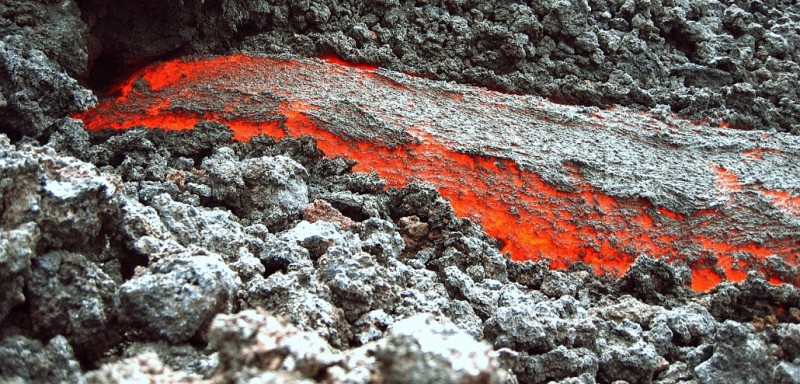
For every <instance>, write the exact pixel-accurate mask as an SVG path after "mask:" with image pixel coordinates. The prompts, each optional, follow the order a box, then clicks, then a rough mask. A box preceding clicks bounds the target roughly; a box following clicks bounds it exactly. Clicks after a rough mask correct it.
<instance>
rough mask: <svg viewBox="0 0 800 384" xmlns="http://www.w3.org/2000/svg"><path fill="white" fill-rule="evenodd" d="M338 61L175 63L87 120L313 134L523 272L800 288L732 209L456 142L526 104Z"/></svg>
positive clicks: (726, 176) (790, 207) (238, 136)
mask: <svg viewBox="0 0 800 384" xmlns="http://www.w3.org/2000/svg"><path fill="white" fill-rule="evenodd" d="M325 60H326V61H327V62H328V63H327V64H326V63H322V62H319V61H313V60H311V61H302V60H296V61H282V60H277V59H273V58H268V57H260V56H246V55H235V56H228V57H214V58H201V59H188V60H174V61H170V62H165V63H161V64H157V65H153V66H150V67H147V68H145V69H143V70H142V71H141V72H139V73H137V74H136V75H135V76H134V77H133V78H132V79H131V80H129V81H127V82H125V83H124V84H121V85H120V86H119V87H118V89H117V93H116V94H117V96H116V97H114V98H110V99H107V100H105V101H103V102H101V104H100V105H99V106H98V107H97V108H95V109H93V110H90V111H88V112H86V113H83V114H80V115H78V116H76V117H78V118H81V119H83V120H84V122H85V124H86V127H87V129H89V130H100V129H107V128H113V129H128V128H132V127H137V126H144V127H150V128H161V129H167V130H183V129H191V128H193V127H194V126H195V124H196V123H197V122H199V121H201V120H213V121H218V122H221V123H224V124H227V125H228V126H230V128H231V129H232V130H233V131H234V139H235V140H240V141H247V140H249V139H250V138H252V137H253V136H255V135H259V134H265V135H270V136H272V137H275V138H281V137H284V136H293V137H299V136H303V135H309V136H312V137H314V138H315V139H316V140H317V143H318V146H319V148H320V149H322V150H323V151H324V152H325V154H326V155H328V156H342V157H345V158H350V159H355V160H357V161H358V165H357V166H356V167H355V168H354V170H355V171H363V172H376V173H378V174H379V175H380V176H381V177H383V178H384V179H386V180H387V181H388V182H389V184H390V185H392V186H403V185H406V184H408V183H410V182H411V181H413V180H422V181H428V182H431V183H433V184H434V185H436V186H437V187H438V189H439V191H440V193H441V194H442V196H444V197H446V198H447V199H449V200H450V202H451V204H452V205H453V208H454V209H455V211H456V213H457V214H459V215H461V216H464V217H469V218H471V219H473V220H476V221H478V222H480V223H481V224H482V225H483V227H484V228H485V230H486V231H487V233H489V234H490V235H492V236H494V237H495V238H497V239H499V240H500V241H501V242H502V244H503V249H502V250H503V251H504V252H509V253H510V254H511V255H512V257H513V258H514V259H515V260H541V259H549V260H550V262H551V267H553V268H564V267H566V266H567V265H568V264H569V263H572V262H575V261H583V262H586V263H588V264H590V265H592V266H593V267H594V268H595V270H596V271H597V272H598V273H609V274H612V275H615V276H619V275H620V274H622V273H624V272H625V271H626V270H627V269H628V268H629V267H630V266H631V265H632V264H633V262H634V261H635V259H636V258H637V257H638V256H640V255H650V256H653V257H657V258H662V259H666V260H669V261H676V260H681V261H682V262H684V263H686V264H688V265H689V266H690V267H691V269H692V275H693V283H692V287H693V288H694V289H696V290H699V291H705V290H708V289H710V288H713V287H714V286H716V285H717V284H718V283H719V282H720V281H722V280H730V281H741V280H743V279H744V278H745V277H746V274H747V271H750V270H759V271H761V272H762V273H764V274H765V275H766V276H767V277H768V278H769V279H770V281H772V282H774V283H780V282H788V283H792V284H795V285H800V284H798V278H797V274H796V272H794V273H788V274H787V273H786V271H785V270H775V269H773V268H772V263H769V262H768V260H767V259H768V257H770V256H777V257H778V258H780V259H782V260H784V261H785V262H786V263H788V264H789V265H790V266H796V265H797V263H798V254H800V240H799V239H798V238H797V236H796V235H789V236H773V235H772V234H770V235H768V236H764V237H762V238H761V239H760V240H759V241H753V240H749V239H751V238H752V237H748V236H745V235H746V233H745V232H747V231H750V230H756V231H757V230H758V229H757V228H756V229H752V228H747V227H746V226H744V227H743V226H742V225H739V224H738V223H736V222H735V220H732V219H730V212H728V211H727V209H726V206H724V205H722V206H717V207H710V208H707V209H699V210H695V211H693V212H689V213H685V214H679V213H676V212H672V211H670V210H669V209H666V208H664V207H656V206H654V205H653V204H651V203H649V202H648V201H647V200H646V199H644V198H635V197H614V196H611V195H610V194H608V193H603V192H602V191H600V190H599V189H598V188H597V187H594V186H592V185H591V184H590V183H589V182H587V181H586V180H585V179H584V177H583V176H582V174H581V169H582V168H581V165H580V164H572V163H565V164H563V167H564V168H565V169H567V170H568V171H569V176H568V177H569V178H571V185H570V186H569V187H563V186H559V185H555V184H552V183H550V182H547V181H545V180H544V179H543V177H542V176H541V175H540V174H537V173H536V172H534V170H532V169H530V168H529V167H525V166H522V165H520V164H519V163H518V162H517V161H515V160H512V158H504V157H501V156H496V155H492V154H491V153H492V150H491V148H490V147H492V146H493V145H495V144H494V143H493V142H492V141H487V142H485V143H482V145H484V146H485V147H486V148H489V149H486V151H484V152H486V153H480V152H482V151H477V150H475V148H472V149H470V148H467V149H466V150H465V149H464V148H463V147H462V146H461V145H460V144H461V143H459V142H457V141H456V139H452V140H451V139H450V135H449V134H448V133H453V135H455V133H456V132H458V131H459V130H472V131H474V134H475V135H476V140H477V141H481V140H483V139H482V138H481V134H482V133H483V132H484V130H482V127H474V126H470V122H469V121H467V122H465V123H459V116H460V114H464V115H465V116H466V115H469V114H470V113H473V114H478V115H480V116H484V115H486V114H487V111H488V113H489V114H490V115H491V116H490V117H488V118H490V119H498V120H502V118H503V116H504V115H505V114H513V113H519V112H518V111H515V110H512V108H511V107H510V106H509V105H510V104H509V103H507V102H506V101H507V100H510V99H509V98H519V99H525V97H524V96H516V95H500V94H498V93H495V92H492V91H488V90H483V89H479V88H470V87H463V86H461V88H455V89H462V90H463V92H462V91H458V92H456V91H452V90H449V89H450V88H447V89H443V88H441V87H442V85H439V86H438V87H439V88H437V86H436V84H434V83H433V82H428V83H425V84H428V85H431V86H432V88H431V89H426V88H424V87H422V86H417V85H414V86H411V85H409V83H402V81H401V82H398V80H397V79H398V77H397V76H402V75H399V74H386V73H382V72H377V71H376V68H375V67H372V66H364V65H359V66H358V67H357V68H348V67H346V66H345V65H346V64H347V63H344V62H342V61H341V60H338V59H335V58H331V57H328V58H325ZM420 81H422V82H423V83H424V82H425V80H420ZM438 84H442V83H438ZM525 100H528V99H525ZM531 100H534V101H535V102H536V103H539V105H541V103H544V102H545V101H543V100H541V99H533V98H531ZM523 101H524V100H523ZM469 103H476V104H473V105H471V104H469ZM478 104H480V105H478ZM478 107H479V108H480V111H478V112H475V109H476V108H478ZM526 111H527V110H526ZM526 113H527V112H526ZM601 114H602V112H598V113H595V114H593V115H592V119H591V120H592V121H594V123H592V124H593V125H596V124H603V120H604V117H603V116H601ZM526 117H527V118H529V119H539V120H542V121H543V122H542V124H550V125H558V127H559V128H560V129H563V130H569V129H578V128H576V127H575V126H574V124H572V123H570V122H569V121H561V122H558V121H557V122H553V121H550V120H552V119H553V117H552V116H550V115H542V116H538V115H534V116H526ZM537 121H538V120H537ZM512 123H513V122H512ZM448 124H449V125H448ZM460 124H461V125H460ZM559 124H560V125H559ZM591 128H592V127H588V129H591ZM581 129H586V128H581ZM643 129H646V128H643ZM656 129H657V130H660V129H661V128H656ZM509 135H511V134H509ZM509 140H510V144H506V147H507V149H508V150H510V151H514V148H515V146H516V145H517V144H516V142H515V141H514V140H511V139H509ZM559 145H570V143H562V144H559ZM765 152H766V151H761V150H753V151H750V152H749V153H744V154H742V157H743V158H745V159H746V160H747V161H760V160H759V159H760V158H761V157H762V156H764V155H765V154H766V153H765ZM495 153H496V151H495ZM705 171H708V172H712V173H715V174H716V181H715V183H716V187H717V189H718V192H719V193H720V195H721V196H723V197H724V199H729V200H730V199H736V198H740V197H746V196H751V195H750V194H756V195H758V196H761V197H763V198H764V199H766V200H767V201H769V202H771V203H772V208H775V209H779V210H780V211H781V212H782V213H781V214H783V215H788V217H790V218H794V219H797V217H798V216H800V196H798V195H797V191H783V190H767V189H763V188H760V187H759V186H758V185H749V184H748V185H744V184H742V183H741V182H740V181H739V180H738V178H737V176H736V174H735V173H733V172H731V171H730V170H727V169H725V168H723V167H722V166H719V165H716V164H715V165H712V166H711V167H710V169H708V170H705ZM729 220H732V221H731V222H730V223H728V221H729Z"/></svg>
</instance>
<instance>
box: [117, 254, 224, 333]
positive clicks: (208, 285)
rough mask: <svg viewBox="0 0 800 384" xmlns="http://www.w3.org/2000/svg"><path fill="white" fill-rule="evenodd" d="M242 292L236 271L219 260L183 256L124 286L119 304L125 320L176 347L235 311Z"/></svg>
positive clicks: (158, 265)
mask: <svg viewBox="0 0 800 384" xmlns="http://www.w3.org/2000/svg"><path fill="white" fill-rule="evenodd" d="M236 288H237V281H236V280H235V275H234V273H233V272H232V271H231V270H230V269H229V268H228V267H227V266H226V265H225V264H224V263H223V262H222V260H221V259H220V258H219V256H216V255H213V254H211V255H204V254H203V253H202V252H200V253H199V254H196V253H194V254H193V253H188V254H177V255H174V256H173V257H172V258H170V259H167V260H162V261H159V262H157V263H153V264H152V265H151V266H149V267H148V268H147V269H146V270H144V271H143V272H142V273H141V274H138V275H137V276H134V277H133V278H132V279H131V280H129V281H127V282H125V284H122V285H121V286H120V288H119V289H120V292H119V300H120V302H121V306H122V308H123V312H122V316H125V319H124V321H126V322H128V323H131V324H135V325H139V326H141V327H143V328H144V329H145V330H146V331H147V332H149V333H151V334H152V335H154V336H153V337H155V338H164V339H166V340H168V341H170V342H173V343H175V342H182V341H186V340H188V339H189V338H191V337H192V336H193V335H194V334H195V333H197V332H198V331H199V330H200V329H201V327H203V326H205V325H207V323H208V322H210V321H211V319H212V318H213V317H214V315H216V314H217V313H220V312H228V311H230V309H231V300H232V296H233V293H234V291H235V290H236Z"/></svg>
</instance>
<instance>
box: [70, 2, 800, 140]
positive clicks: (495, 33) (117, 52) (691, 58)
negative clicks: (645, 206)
mask: <svg viewBox="0 0 800 384" xmlns="http://www.w3.org/2000/svg"><path fill="white" fill-rule="evenodd" d="M80 3H82V9H83V10H84V12H85V13H86V14H87V15H89V16H87V17H88V19H89V20H92V21H93V22H92V24H94V25H95V27H94V28H93V30H92V35H93V36H95V37H96V38H97V39H98V40H99V41H100V42H101V45H102V46H103V47H104V49H105V52H106V53H107V54H108V55H110V56H111V57H112V58H114V59H115V60H118V61H119V60H121V61H130V60H144V59H147V58H152V57H155V56H157V55H160V54H164V53H167V52H173V53H183V54H185V53H210V52H213V53H223V52H227V51H230V50H231V49H245V50H248V51H255V52H264V53H286V52H291V53H296V54H301V55H319V54H321V53H334V54H336V55H339V56H341V57H344V58H346V59H348V60H352V61H362V62H369V63H375V64H379V65H381V66H385V67H388V68H390V69H394V70H398V71H405V72H413V73H418V74H420V75H423V76H429V77H434V78H437V79H445V80H455V81H459V82H466V83H473V84H479V85H485V86H491V87H497V88H502V89H506V90H510V91H515V92H525V93H533V94H538V95H542V96H547V97H553V98H556V99H559V100H568V101H570V102H573V103H580V104H590V105H596V106H610V105H615V104H620V105H627V106H634V107H638V108H641V109H643V110H647V109H650V108H654V107H657V108H661V107H659V106H662V105H663V106H667V108H668V109H670V110H671V111H673V112H675V113H678V114H680V115H682V116H686V117H689V118H691V119H694V120H701V119H708V120H709V121H710V122H712V123H713V124H722V123H723V122H724V123H725V124H729V125H732V126H734V127H742V128H749V129H777V130H781V131H789V132H800V131H799V130H800V120H798V118H797V116H798V112H800V94H798V93H797V91H796V90H797V89H798V88H799V87H798V81H800V80H799V79H798V76H797V73H798V70H799V69H800V67H798V64H797V63H798V56H797V55H798V54H797V52H798V49H799V48H800V29H798V27H797V25H798V21H800V8H798V5H797V4H796V2H793V1H775V2H766V3H765V2H761V1H733V2H731V1H727V2H724V1H716V0H715V1H706V2H702V3H697V2H671V1H661V0H659V1H648V2H635V1H626V0H611V1H602V2H587V1H578V2H570V1H541V2H535V3H533V4H528V3H524V2H496V1H490V2H486V1H451V0H437V1H426V2H424V3H415V2H398V1H384V0H375V1H367V2H358V3H349V2H343V3H330V2H324V1H310V2H305V3H292V2H290V3H286V2H284V1H275V0H259V1H236V0H225V1H221V2H212V3H208V2H205V3H203V2H197V1H168V2H158V4H155V3H154V2H147V3H145V4H140V2H133V1H125V2H122V5H116V4H117V3H113V4H115V5H114V6H112V5H111V4H112V2H109V1H107V0H86V1H81V2H80ZM201 4H202V5H201ZM95 21H96V23H95ZM120 23H122V24H125V25H133V27H134V30H136V31H137V33H132V34H120V33H117V28H116V26H117V25H120ZM163 25H169V28H168V29H167V31H166V32H165V31H164V30H163V28H161V26H163ZM154 34H158V36H159V39H153V38H152V37H153V36H154ZM153 40H155V41H153ZM143 42H147V43H146V44H144V43H143Z"/></svg>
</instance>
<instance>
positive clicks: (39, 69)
mask: <svg viewBox="0 0 800 384" xmlns="http://www.w3.org/2000/svg"><path fill="white" fill-rule="evenodd" d="M0 15H2V17H1V18H0V36H2V38H0V130H2V131H3V132H5V133H7V134H9V135H11V136H12V137H14V138H19V137H21V136H23V135H25V136H29V137H33V138H37V139H39V138H42V139H46V137H47V136H48V129H50V127H51V125H52V124H53V123H55V122H56V120H57V119H60V118H62V117H64V116H66V115H68V114H70V113H75V112H80V111H82V110H84V109H86V108H88V107H90V106H92V105H94V103H95V102H96V101H97V99H96V97H95V96H94V95H93V94H92V92H91V91H89V90H87V89H85V88H83V87H82V86H81V85H80V84H79V83H78V81H76V80H75V79H85V78H86V77H87V76H88V67H89V54H88V46H87V39H88V28H87V26H86V24H84V23H83V21H82V20H81V19H80V11H79V10H78V5H77V4H76V3H75V2H74V1H72V0H68V1H63V2H60V3H59V4H55V3H45V2H38V1H24V0H23V1H18V0H3V1H2V2H0Z"/></svg>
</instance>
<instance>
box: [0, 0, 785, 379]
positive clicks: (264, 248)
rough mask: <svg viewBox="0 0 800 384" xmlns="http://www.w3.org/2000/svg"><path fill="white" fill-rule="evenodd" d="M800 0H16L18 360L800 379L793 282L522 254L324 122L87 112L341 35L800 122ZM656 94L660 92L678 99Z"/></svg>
mask: <svg viewBox="0 0 800 384" xmlns="http://www.w3.org/2000/svg"><path fill="white" fill-rule="evenodd" d="M798 14H800V12H798V5H797V4H796V2H791V1H785V2H783V3H781V2H770V1H766V2H762V1H747V2H745V1H738V2H719V1H702V2H688V1H687V2H680V1H655V0H654V1H632V0H631V1H624V2H623V1H608V2H605V1H603V2H593V3H592V5H591V6H590V5H587V4H586V3H581V2H565V1H549V2H541V3H540V4H536V5H532V6H529V5H525V4H508V5H505V3H504V5H498V4H495V3H484V2H481V3H480V4H472V3H469V2H457V1H453V2H441V3H437V2H424V4H423V2H420V4H419V5H417V6H412V5H410V3H403V4H400V3H392V2H389V1H384V2H380V4H378V2H376V3H374V4H373V3H362V2H357V3H316V2H294V3H292V4H289V5H287V4H272V3H269V2H260V1H258V2H234V1H227V0H222V1H206V2H196V1H186V0H185V1H180V2H178V1H147V2H134V1H128V2H116V3H114V5H113V6H111V5H110V3H107V2H106V1H102V0H96V1H81V2H79V3H78V4H76V3H74V2H73V1H71V0H67V1H63V2H34V1H15V0H3V1H0V15H2V17H1V18H0V31H2V33H0V36H2V38H0V131H1V132H3V134H0V202H2V204H0V207H1V208H0V380H3V381H8V382H17V383H24V382H42V383H45V382H47V383H49V382H58V381H62V382H80V381H85V382H91V383H112V382H125V381H127V382H138V381H144V380H149V381H151V382H181V381H182V382H215V383H216V382H292V381H297V382H318V381H325V382H504V383H506V382H515V381H517V382H532V383H537V382H548V381H556V382H563V383H592V382H615V381H617V382H619V381H620V380H621V381H624V382H628V383H639V382H659V383H678V382H714V383H717V382H718V383H735V382H753V383H756V382H777V383H797V382H800V294H798V289H797V288H795V287H793V286H790V285H779V286H775V285H772V284H770V283H769V282H767V281H766V280H765V279H764V278H763V277H762V276H760V275H758V274H751V275H749V276H748V278H747V280H746V281H745V282H743V283H741V284H730V283H723V284H721V285H719V286H718V287H717V288H716V289H715V290H713V291H711V292H709V293H706V294H698V293H694V292H692V291H691V290H690V289H688V287H689V281H688V279H689V278H690V275H689V273H688V271H687V270H686V269H684V268H676V267H674V266H670V265H667V264H665V263H663V262H661V261H657V260H653V259H650V258H647V257H642V258H640V259H639V260H638V261H637V263H636V264H635V265H634V266H633V268H632V269H631V270H630V271H629V272H628V273H627V274H626V275H625V276H624V277H622V278H621V279H618V280H610V279H606V278H603V277H598V276H595V275H594V274H593V273H591V269H590V268H587V267H586V266H583V265H581V264H575V265H573V266H572V267H571V268H570V269H569V270H566V271H550V270H549V269H548V268H547V265H546V264H544V263H516V262H511V261H510V260H507V259H506V258H504V256H503V255H501V254H500V253H499V251H498V250H497V244H496V242H495V241H494V239H492V238H490V237H488V236H486V235H485V234H484V233H483V231H482V229H481V228H480V227H478V226H477V225H475V224H474V223H472V222H470V221H468V220H465V219H461V218H458V217H456V216H455V215H454V214H453V211H452V209H451V208H450V206H449V204H448V202H447V201H446V200H444V199H442V198H441V197H440V196H439V195H438V193H437V192H436V190H435V189H434V188H432V187H431V186H430V185H425V184H412V185H409V186H407V187H405V188H401V189H397V188H390V189H385V188H384V186H385V184H384V182H382V181H381V180H380V179H378V178H377V177H375V176H370V175H366V174H356V173H351V172H349V170H350V168H351V167H352V164H350V163H348V162H346V161H344V160H342V159H327V158H324V157H323V156H322V154H321V152H320V151H319V150H318V149H317V148H316V146H315V143H314V142H313V141H312V140H310V139H284V140H281V141H278V142H276V141H274V140H272V139H269V138H264V137H261V138H256V139H254V140H253V141H251V142H249V143H234V142H231V141H230V137H231V135H232V133H231V131H230V130H229V129H228V128H227V127H225V126H224V125H220V124H216V123H201V124H199V125H198V126H197V127H196V128H195V129H194V130H192V131H188V132H184V133H165V132H162V131H154V130H130V131H126V132H124V133H113V132H100V133H91V134H90V133H88V132H86V131H85V130H84V129H83V124H82V122H81V121H78V120H73V119H70V118H68V116H69V115H70V114H72V113H75V112H78V111H81V110H83V109H85V108H86V107H88V106H90V105H92V104H94V102H95V100H96V97H95V94H97V93H99V92H95V93H93V92H92V91H90V90H89V88H88V84H92V85H95V86H96V85H98V84H102V83H104V82H107V81H109V79H113V78H115V76H117V75H118V74H119V73H115V72H117V71H115V70H109V69H108V68H113V67H115V66H116V67H119V66H122V65H123V64H125V65H138V64H142V63H145V62H149V61H152V60H154V59H156V58H162V57H165V56H168V55H176V54H184V53H224V52H227V51H228V50H231V49H238V48H248V49H251V50H255V51H259V52H268V53H269V52H272V53H275V52H293V53H300V54H318V53H320V52H323V51H330V52H335V53H337V54H339V55H340V56H343V57H346V58H348V59H363V60H369V61H373V62H377V63H380V64H382V65H385V66H387V67H389V68H393V69H399V70H405V71H412V72H416V73H420V74H425V75H429V76H433V77H440V78H444V79H450V80H457V81H465V82H471V83H478V84H483V85H491V86H497V87H502V88H504V89H509V90H514V91H523V92H532V93H538V94H542V95H547V96H552V97H556V98H561V99H567V100H569V101H571V102H579V103H583V104H593V105H605V104H611V103H620V104H624V105H630V106H633V107H637V108H650V107H655V106H657V105H659V104H663V105H669V108H671V109H672V110H673V111H674V112H677V113H681V114H683V115H685V116H689V117H692V118H696V119H700V118H707V119H709V121H712V122H717V121H722V120H724V121H726V122H728V123H729V124H733V125H737V126H745V127H750V128H763V129H774V130H781V131H787V132H791V131H792V130H795V132H796V130H797V129H798V128H797V124H798V120H797V119H798V118H800V117H798V116H800V113H798V102H797V97H798V95H797V93H796V89H797V81H798V80H797V76H798V75H797V74H798V73H800V71H798V69H797V64H798V52H800V51H798V49H797V48H798V47H797V46H798V44H800V42H798V27H797V25H798ZM658 108H660V109H661V110H664V109H665V108H667V107H658Z"/></svg>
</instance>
